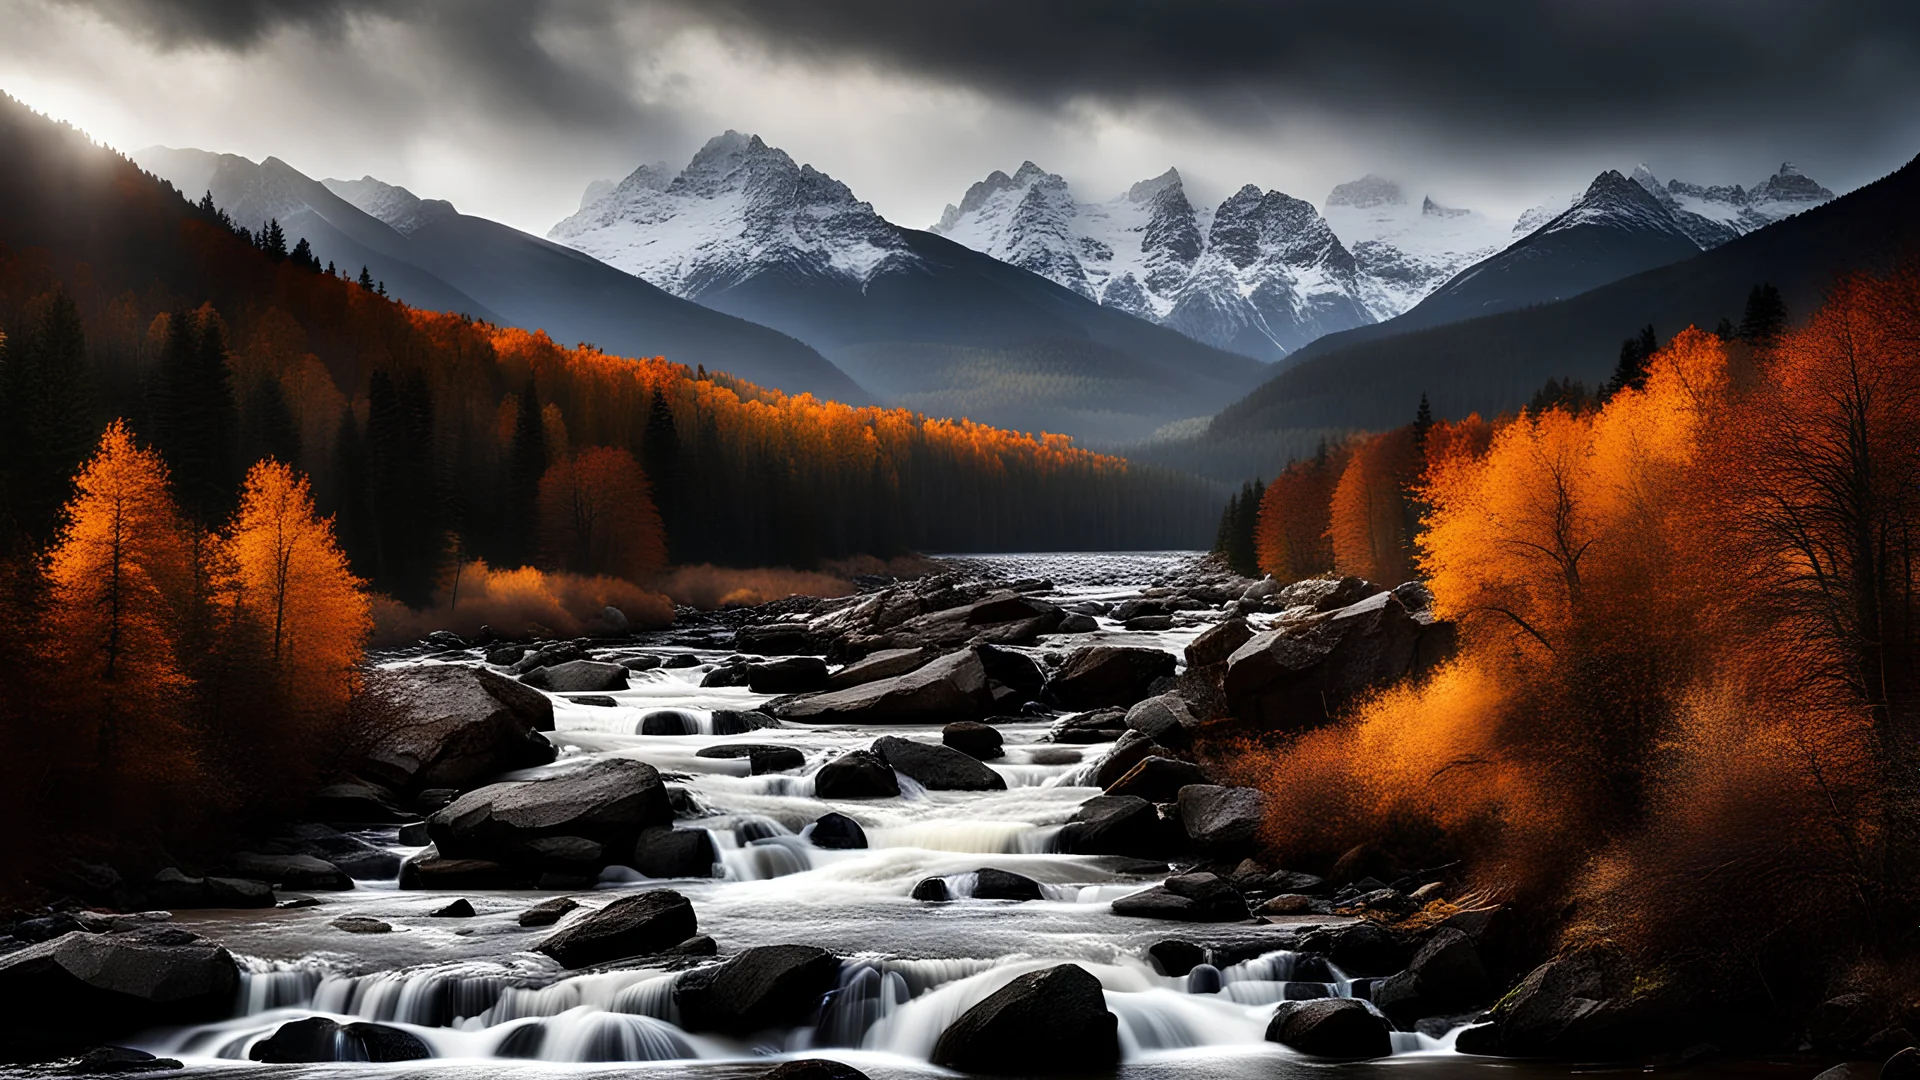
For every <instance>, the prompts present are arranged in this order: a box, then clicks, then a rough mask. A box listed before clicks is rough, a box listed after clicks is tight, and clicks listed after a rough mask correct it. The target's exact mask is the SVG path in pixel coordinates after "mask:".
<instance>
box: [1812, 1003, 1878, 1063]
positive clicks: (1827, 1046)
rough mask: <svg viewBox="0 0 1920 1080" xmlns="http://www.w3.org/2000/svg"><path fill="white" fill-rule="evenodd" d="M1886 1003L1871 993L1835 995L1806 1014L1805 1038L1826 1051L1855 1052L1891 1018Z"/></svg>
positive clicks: (1816, 1047)
mask: <svg viewBox="0 0 1920 1080" xmlns="http://www.w3.org/2000/svg"><path fill="white" fill-rule="evenodd" d="M1890 1012H1891V1010H1890V1009H1889V1008H1888V1006H1887V1003H1886V1002H1885V1001H1884V1000H1882V999H1881V998H1879V997H1877V996H1875V995H1873V994H1861V993H1850V994H1837V995H1835V996H1833V997H1830V998H1828V999H1826V1000H1825V1001H1822V1002H1821V1003H1820V1004H1819V1005H1816V1006H1815V1007H1814V1010H1813V1012H1812V1013H1810V1014H1809V1015H1808V1016H1807V1041H1808V1042H1809V1043H1812V1044H1813V1047H1814V1049H1816V1050H1821V1051H1825V1052H1828V1053H1834V1052H1838V1053H1858V1052H1860V1050H1861V1049H1862V1048H1863V1047H1865V1045H1866V1043H1867V1040H1869V1039H1870V1038H1872V1037H1873V1035H1874V1033H1876V1032H1878V1031H1880V1030H1882V1029H1884V1028H1885V1027H1886V1026H1887V1021H1888V1020H1889V1019H1891V1017H1890V1015H1889V1013H1890Z"/></svg>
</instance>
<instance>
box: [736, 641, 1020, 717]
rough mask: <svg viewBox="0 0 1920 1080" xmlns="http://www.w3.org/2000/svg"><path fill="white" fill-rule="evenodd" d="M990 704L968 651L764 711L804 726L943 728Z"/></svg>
mask: <svg viewBox="0 0 1920 1080" xmlns="http://www.w3.org/2000/svg"><path fill="white" fill-rule="evenodd" d="M993 705H994V698H993V690H992V687H991V685H990V684H989V681H988V679H987V669H986V666H985V665H984V664H982V663H981V662H980V657H979V655H978V654H976V653H974V652H973V651H972V650H970V649H969V650H963V651H961V652H956V653H950V654H948V655H946V656H943V657H941V658H940V659H938V660H935V661H933V662H931V663H929V664H926V665H924V666H922V667H920V668H919V669H917V670H915V671H911V672H908V673H907V674H905V675H896V676H894V677H892V678H888V679H875V680H873V681H872V682H868V683H863V684H861V685H859V686H853V687H849V688H847V689H845V690H829V691H827V692H826V693H823V694H807V695H803V696H800V697H794V698H786V699H782V700H778V701H774V702H772V703H770V705H769V708H771V709H772V711H773V714H774V715H775V716H777V717H779V718H780V719H782V720H793V721H798V722H801V723H808V724H947V723H951V722H953V721H955V720H978V719H980V718H982V717H985V716H989V715H991V714H992V711H993Z"/></svg>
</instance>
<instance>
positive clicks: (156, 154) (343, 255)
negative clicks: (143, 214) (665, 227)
mask: <svg viewBox="0 0 1920 1080" xmlns="http://www.w3.org/2000/svg"><path fill="white" fill-rule="evenodd" d="M133 160H134V162H135V163H136V164H138V165H139V166H140V167H141V168H143V169H146V170H147V171H149V172H152V173H153V174H155V175H157V176H159V177H161V178H162V179H165V180H167V181H169V182H171V183H172V184H173V185H174V186H175V187H176V188H178V189H180V190H181V191H183V192H189V193H191V192H210V193H211V194H212V196H213V201H214V203H215V204H216V205H218V206H219V207H220V208H221V209H223V210H225V211H226V212H227V213H228V214H229V215H230V216H232V217H233V219H234V220H235V221H237V222H239V223H241V224H244V225H258V224H261V223H264V222H266V221H268V220H269V219H272V220H277V221H279V222H280V225H281V228H282V229H284V230H285V231H286V233H287V235H288V236H289V237H290V238H292V237H305V238H306V239H307V241H308V242H309V243H310V244H311V245H312V246H313V250H314V253H315V254H316V255H317V256H318V258H319V259H320V260H321V261H322V262H333V263H335V264H337V265H338V266H339V267H340V268H341V270H342V271H343V272H345V273H347V274H348V275H353V274H355V273H357V272H358V268H360V267H362V266H364V267H366V268H367V269H368V272H369V273H371V274H372V275H373V276H374V277H375V278H376V279H378V280H380V281H382V282H383V283H384V284H385V286H386V288H387V291H388V292H389V293H390V294H391V295H393V296H396V297H399V298H400V299H403V300H405V301H406V302H408V303H410V304H413V305H414V306H416V307H424V308H432V309H436V310H442V311H456V312H464V313H466V314H469V315H472V316H473V317H474V318H477V319H484V320H487V321H489V322H493V323H496V324H499V325H505V326H521V327H526V328H528V329H541V330H545V331H547V332H548V334H549V335H551V336H552V337H554V338H555V339H556V340H559V341H561V342H562V343H564V344H573V343H575V342H581V341H584V342H591V343H592V344H595V345H598V346H600V347H601V348H603V349H606V350H608V351H610V352H615V353H619V354H622V355H627V356H667V357H669V358H671V359H672V360H674V361H676V362H678V363H682V364H686V365H688V366H689V367H691V366H693V365H696V364H704V365H706V366H708V367H711V368H715V369H718V370H722V371H727V372H730V373H732V374H735V375H738V376H740V377H741V378H744V379H748V380H751V381H754V382H758V383H761V384H762V385H767V386H777V387H779V388H781V389H783V390H787V391H789V392H792V393H801V392H811V393H814V394H816V395H819V396H821V397H826V398H832V399H834V400H838V401H848V402H853V403H856V404H859V403H864V402H866V401H868V400H870V397H869V396H868V395H867V394H866V393H865V391H863V390H862V389H861V388H860V387H859V386H858V385H857V384H856V383H855V382H854V381H853V380H852V379H849V378H848V377H847V376H846V374H845V373H844V372H842V371H841V370H840V369H839V368H836V367H835V366H834V365H833V364H831V363H829V362H828V361H827V360H826V358H824V357H822V356H821V355H820V354H819V353H818V352H816V351H815V350H813V349H811V348H809V347H807V346H806V345H803V344H801V343H800V342H798V341H795V340H794V339H792V338H790V337H788V336H786V335H784V334H780V333H778V332H776V331H773V330H769V329H767V328H766V327H764V326H758V325H755V324H753V323H751V322H748V321H746V320H744V319H739V318H735V317H733V316H730V315H726V314H724V313H722V312H717V311H714V310H712V309H710V308H706V307H703V306H701V305H699V304H695V303H690V302H688V301H686V300H682V299H680V298H679V297H676V296H673V295H670V294H668V293H666V292H664V291H662V290H660V289H657V288H655V287H653V286H651V285H649V284H647V283H646V282H645V281H642V280H640V279H638V278H635V277H633V276H632V275H630V274H625V273H621V272H620V271H618V270H615V269H614V268H612V267H610V266H607V265H605V264H604V263H601V262H598V261H596V260H594V259H591V258H587V257H586V256H583V255H581V254H580V253H579V252H576V251H573V250H571V249H569V248H566V247H563V246H561V245H559V244H554V243H551V242H549V241H546V240H542V239H540V238H539V237H536V236H530V235H528V234H526V233H523V232H520V231H518V230H515V229H511V228H508V227H507V226H505V225H501V224H499V223H497V222H494V221H490V220H488V219H486V218H480V217H474V216H470V215H467V214H462V213H460V212H459V211H458V210H456V209H455V208H454V207H453V205H452V204H451V203H448V202H445V201H442V200H438V199H420V198H417V197H415V196H414V195H413V193H412V192H409V191H407V190H406V189H405V188H400V187H393V186H391V185H387V184H383V183H381V182H379V181H377V180H374V179H373V178H372V177H366V178H364V179H361V180H355V181H340V180H327V181H324V182H322V181H318V180H314V179H312V178H311V177H308V176H306V175H304V174H303V173H301V172H299V171H298V170H296V169H294V168H293V167H292V166H290V165H288V164H287V163H285V162H284V161H281V160H280V159H278V158H271V157H270V158H268V159H266V160H265V161H263V162H257V163H256V162H253V161H249V160H248V159H246V158H243V157H239V156H237V155H233V154H214V153H210V152H208V151H204V150H175V149H169V148H167V147H150V148H148V149H146V150H142V151H140V152H138V153H136V154H134V155H133Z"/></svg>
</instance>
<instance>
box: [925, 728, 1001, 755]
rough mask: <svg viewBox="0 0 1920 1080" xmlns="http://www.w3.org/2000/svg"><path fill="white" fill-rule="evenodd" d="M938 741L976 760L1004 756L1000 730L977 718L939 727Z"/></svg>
mask: <svg viewBox="0 0 1920 1080" xmlns="http://www.w3.org/2000/svg"><path fill="white" fill-rule="evenodd" d="M940 743H941V745H943V746H947V747H950V748H952V749H954V750H958V751H960V752H961V753H963V754H965V755H967V756H968V757H970V758H973V759H975V760H976V761H990V760H992V759H994V758H997V757H1003V756H1005V753H1006V751H1005V750H1004V749H1002V747H1003V746H1004V743H1003V741H1002V739H1001V737H1000V730H999V729H998V728H996V727H994V726H993V725H992V724H983V723H981V722H979V721H978V720H956V721H954V722H953V723H951V724H948V725H947V726H946V727H944V728H942V729H940Z"/></svg>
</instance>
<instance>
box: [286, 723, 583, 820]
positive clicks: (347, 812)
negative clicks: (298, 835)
mask: <svg viewBox="0 0 1920 1080" xmlns="http://www.w3.org/2000/svg"><path fill="white" fill-rule="evenodd" d="M532 737H533V738H536V739H539V738H540V736H539V735H537V734H535V735H533V736H532ZM540 741H541V742H542V743H545V744H546V747H547V751H549V752H551V751H552V750H553V745H552V744H551V743H547V742H546V740H545V739H540ZM547 760H549V761H551V760H552V758H551V757H550V756H549V757H548V759H547ZM365 764H367V763H366V762H365V761H362V762H361V765H363V766H364V765H365ZM307 814H308V815H309V816H311V817H313V818H314V819H315V820H318V821H327V822H332V823H334V824H337V825H404V824H406V823H408V822H411V821H418V820H419V817H418V816H417V815H415V814H411V813H408V812H407V811H405V810H402V809H401V808H400V804H399V799H398V797H397V796H395V795H394V793H393V792H392V791H389V790H387V789H386V788H385V787H382V786H380V785H379V784H370V783H367V782H366V781H364V780H342V781H340V782H338V783H333V784H328V785H326V786H325V787H323V788H321V789H320V790H318V791H316V792H314V793H313V796H312V797H311V798H309V799H308V800H307Z"/></svg>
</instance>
